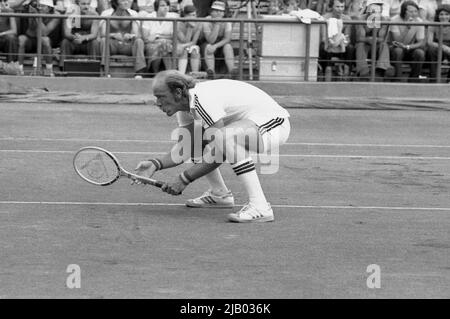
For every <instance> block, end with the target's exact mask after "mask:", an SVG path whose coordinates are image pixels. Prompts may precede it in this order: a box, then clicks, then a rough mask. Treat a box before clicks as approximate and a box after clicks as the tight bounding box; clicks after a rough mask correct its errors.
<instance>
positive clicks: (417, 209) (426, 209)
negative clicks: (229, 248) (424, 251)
mask: <svg viewBox="0 0 450 319" xmlns="http://www.w3.org/2000/svg"><path fill="white" fill-rule="evenodd" d="M0 204H3V205H30V204H31V205H77V206H82V205H93V206H185V205H184V204H170V203H117V202H35V201H29V202H25V201H0ZM236 206H237V207H240V206H242V205H236ZM271 206H272V207H276V208H309V209H347V210H399V211H405V210H406V211H450V207H400V206H392V207H390V206H334V205H282V204H280V205H276V204H275V205H271Z"/></svg>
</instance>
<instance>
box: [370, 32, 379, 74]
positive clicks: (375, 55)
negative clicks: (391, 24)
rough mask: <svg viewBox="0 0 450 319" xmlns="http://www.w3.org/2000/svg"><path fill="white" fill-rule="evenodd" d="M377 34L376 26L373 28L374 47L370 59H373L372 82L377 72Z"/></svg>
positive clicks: (371, 65) (371, 66)
mask: <svg viewBox="0 0 450 319" xmlns="http://www.w3.org/2000/svg"><path fill="white" fill-rule="evenodd" d="M380 30H381V29H380ZM377 35H378V29H377V28H376V27H374V28H373V29H372V47H371V52H370V55H371V56H370V59H371V60H372V63H371V64H370V82H375V73H376V64H377Z"/></svg>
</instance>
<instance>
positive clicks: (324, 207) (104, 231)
mask: <svg viewBox="0 0 450 319" xmlns="http://www.w3.org/2000/svg"><path fill="white" fill-rule="evenodd" d="M349 103H352V101H351V100H349ZM0 112H1V116H0V180H1V189H0V242H1V243H0V247H1V249H0V255H1V257H0V298H27V297H30V298H230V299H232V298H294V299H297V298H443V297H445V298H446V297H448V296H450V264H449V251H450V241H449V239H450V237H449V229H450V227H449V226H450V196H449V193H450V112H448V111H442V110H398V111H396V110H388V111H383V110H354V109H353V110H332V109H327V110H323V109H322V110H321V109H306V108H304V109H289V112H290V114H291V125H292V131H291V136H290V139H289V141H288V143H287V144H286V145H284V146H282V147H281V155H280V158H279V169H278V172H277V173H276V174H270V175H269V174H261V175H260V178H261V182H262V185H263V188H264V189H265V192H266V196H267V198H268V199H269V201H270V202H271V203H272V206H273V209H274V212H275V222H273V223H260V224H235V223H229V222H227V221H226V215H227V214H228V213H229V212H231V211H232V210H226V209H225V210H223V209H222V210H213V209H193V208H187V207H185V206H184V202H185V200H186V199H188V198H192V197H196V196H198V195H200V194H201V193H202V192H204V191H205V190H206V189H207V187H208V186H207V183H206V182H205V181H204V180H203V179H201V180H199V181H197V182H195V183H194V184H192V185H190V186H189V187H188V188H187V189H186V190H185V192H184V193H183V194H182V195H181V196H171V195H167V194H165V193H163V192H161V190H160V189H157V188H154V187H151V186H142V185H140V186H136V185H134V186H131V185H130V183H129V181H128V180H126V179H121V180H119V181H118V182H117V183H115V184H114V185H111V186H109V187H98V186H94V185H90V184H88V183H86V182H84V181H83V180H81V178H79V177H78V176H77V175H76V174H75V172H74V170H73V167H72V158H73V155H74V153H75V152H76V151H77V150H78V149H79V148H80V147H83V146H87V145H95V146H100V147H104V148H106V149H108V150H110V151H112V152H114V153H115V154H116V155H117V157H118V158H119V160H120V161H121V163H122V164H123V166H124V167H125V168H126V169H129V170H132V169H133V168H134V167H135V166H136V164H137V163H138V162H139V161H141V160H143V159H147V158H151V157H153V156H156V155H157V154H161V153H162V152H165V151H167V150H168V149H169V147H170V146H171V145H172V143H173V142H172V141H171V140H170V135H171V132H172V130H173V128H174V127H175V124H176V123H175V118H168V117H166V115H165V114H164V113H162V112H160V111H159V110H158V109H156V107H154V106H150V105H108V104H77V103H74V104H65V103H60V104H58V103H2V104H1V105H0ZM186 165H188V164H184V165H183V166H182V167H178V168H176V169H172V170H167V171H161V172H158V173H157V174H156V175H155V177H157V178H158V179H161V180H170V179H171V178H174V177H175V176H176V175H177V173H179V172H180V171H181V169H182V168H183V167H187V166H186ZM262 167H263V166H261V165H259V164H258V171H260V169H261V168H262ZM221 169H222V172H223V175H224V178H225V180H226V183H227V185H228V187H229V188H230V189H231V190H232V191H233V193H234V194H235V198H236V201H237V204H238V207H236V208H235V209H239V208H240V205H243V204H244V202H245V198H246V196H245V193H244V189H243V188H242V186H241V185H240V184H238V182H237V179H236V178H235V176H234V174H233V172H232V170H231V168H230V167H229V166H228V165H227V164H225V165H223V167H222V168H221ZM73 264H75V265H78V266H79V267H80V270H81V276H80V278H81V281H80V284H81V288H74V289H69V288H68V287H67V285H66V283H67V279H68V277H69V275H70V274H71V273H70V271H69V272H68V266H69V265H73ZM369 265H378V266H379V270H380V272H379V274H380V277H379V278H380V281H379V283H380V288H369V286H370V285H369V286H368V285H367V283H368V279H369V283H370V282H372V283H373V282H374V281H371V280H372V279H373V278H374V277H373V276H372V275H373V273H372V271H371V270H370V269H372V268H370V267H369V271H368V266H369ZM375 267H376V266H375ZM372 287H373V286H372Z"/></svg>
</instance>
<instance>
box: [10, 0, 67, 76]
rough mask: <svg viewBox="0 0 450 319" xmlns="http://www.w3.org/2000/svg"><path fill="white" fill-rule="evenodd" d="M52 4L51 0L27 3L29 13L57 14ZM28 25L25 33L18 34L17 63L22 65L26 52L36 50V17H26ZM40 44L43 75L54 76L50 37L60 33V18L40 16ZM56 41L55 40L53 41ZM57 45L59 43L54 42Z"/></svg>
mask: <svg viewBox="0 0 450 319" xmlns="http://www.w3.org/2000/svg"><path fill="white" fill-rule="evenodd" d="M54 7H55V6H54V4H53V1H52V0H40V1H39V5H38V4H37V2H36V1H33V2H30V4H29V5H28V12H29V13H34V14H37V13H43V14H55V15H59V14H58V12H57V11H55V10H54ZM27 21H28V27H27V29H26V31H25V34H21V35H19V50H18V53H19V64H20V65H23V61H24V59H25V55H24V54H25V53H26V52H35V51H36V50H37V28H38V19H37V18H28V19H27ZM40 27H41V35H42V37H41V39H42V40H41V41H42V42H41V45H42V54H43V55H44V60H45V70H44V75H46V76H54V73H53V55H52V39H51V38H53V39H55V35H56V38H57V35H58V34H59V33H60V29H58V28H60V27H61V19H58V18H42V22H41V25H40ZM55 42H56V41H55ZM56 45H59V43H56Z"/></svg>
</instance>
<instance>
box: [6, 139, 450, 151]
mask: <svg viewBox="0 0 450 319" xmlns="http://www.w3.org/2000/svg"><path fill="white" fill-rule="evenodd" d="M0 141H34V142H37V141H43V142H100V143H103V142H104V143H107V142H108V143H109V142H117V143H159V144H167V143H171V142H175V141H174V140H111V139H88V138H86V139H84V138H33V137H0ZM284 145H304V146H348V147H399V148H400V147H412V148H450V145H428V144H424V145H419V144H370V143H368V144H364V143H355V144H351V143H308V142H287V143H285V144H284Z"/></svg>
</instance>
